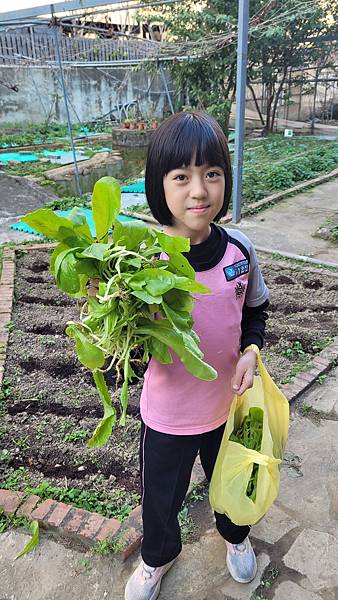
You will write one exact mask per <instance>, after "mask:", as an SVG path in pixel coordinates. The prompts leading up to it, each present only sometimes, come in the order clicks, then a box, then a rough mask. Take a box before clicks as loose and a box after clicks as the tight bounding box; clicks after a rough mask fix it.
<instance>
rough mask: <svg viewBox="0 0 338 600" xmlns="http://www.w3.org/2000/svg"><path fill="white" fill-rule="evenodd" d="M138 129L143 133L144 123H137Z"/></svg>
mask: <svg viewBox="0 0 338 600" xmlns="http://www.w3.org/2000/svg"><path fill="white" fill-rule="evenodd" d="M137 129H138V130H139V131H142V130H143V129H144V123H143V121H141V122H140V123H137Z"/></svg>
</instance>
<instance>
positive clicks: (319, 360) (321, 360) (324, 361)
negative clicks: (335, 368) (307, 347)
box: [313, 356, 330, 370]
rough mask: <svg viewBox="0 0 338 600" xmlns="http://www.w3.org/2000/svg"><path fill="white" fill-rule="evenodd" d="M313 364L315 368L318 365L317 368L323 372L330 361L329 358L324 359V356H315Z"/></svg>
mask: <svg viewBox="0 0 338 600" xmlns="http://www.w3.org/2000/svg"><path fill="white" fill-rule="evenodd" d="M313 364H314V365H315V366H317V365H318V366H319V367H322V370H323V369H327V367H328V366H329V364H330V360H329V358H324V356H316V358H314V359H313Z"/></svg>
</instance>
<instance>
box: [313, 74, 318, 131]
mask: <svg viewBox="0 0 338 600" xmlns="http://www.w3.org/2000/svg"><path fill="white" fill-rule="evenodd" d="M318 75H319V69H318V68H317V69H316V79H315V89H314V92H313V107H312V119H311V135H313V134H314V132H315V118H316V100H317V88H318Z"/></svg>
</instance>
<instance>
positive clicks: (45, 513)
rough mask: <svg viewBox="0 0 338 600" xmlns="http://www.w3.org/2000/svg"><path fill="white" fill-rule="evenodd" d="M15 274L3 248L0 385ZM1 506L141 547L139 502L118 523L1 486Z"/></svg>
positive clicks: (313, 373) (322, 363)
mask: <svg viewBox="0 0 338 600" xmlns="http://www.w3.org/2000/svg"><path fill="white" fill-rule="evenodd" d="M51 247H53V244H32V245H24V246H22V249H25V250H35V249H36V250H38V249H46V248H51ZM14 274H15V250H14V249H10V248H5V250H4V257H3V271H2V277H1V281H0V387H1V383H2V379H3V373H4V363H5V356H6V348H7V342H8V330H7V329H6V323H8V321H10V319H11V313H12V302H13V292H14ZM337 355H338V340H336V341H334V342H333V343H332V344H330V345H329V346H327V347H326V348H324V350H322V351H321V352H320V353H319V354H318V355H317V356H315V357H314V358H313V360H312V361H311V364H310V366H309V368H308V369H307V371H303V372H301V373H299V374H298V375H297V376H296V377H295V379H294V381H293V382H292V383H289V384H286V385H283V386H281V389H282V391H283V393H284V394H285V395H286V397H287V399H288V400H289V401H290V402H291V401H292V400H295V398H297V397H298V396H299V395H300V394H301V393H302V392H303V391H304V390H306V389H307V388H308V387H309V386H310V385H311V384H312V383H313V382H314V381H315V380H316V379H317V378H318V376H319V375H321V374H322V373H325V372H326V371H328V370H329V368H330V367H331V365H332V363H333V361H334V360H335V358H336V357H337ZM202 480H203V477H202ZM200 481H201V476H200V475H199V474H198V469H196V470H194V475H193V478H192V483H196V482H200ZM190 489H191V486H190ZM1 508H2V509H3V511H4V513H5V514H7V515H15V516H25V517H26V518H27V519H29V520H37V521H38V522H39V525H40V526H41V527H42V528H43V529H46V530H48V531H51V532H53V533H54V534H56V535H57V537H59V538H61V539H70V540H72V541H73V542H76V543H81V544H83V543H84V544H86V545H89V546H93V545H95V544H96V543H97V542H100V541H104V540H109V541H111V542H113V543H114V542H115V543H116V549H117V551H118V553H119V554H120V556H121V557H122V560H126V559H127V558H128V557H129V556H130V555H131V554H132V552H134V550H136V549H137V548H138V547H139V546H140V543H141V540H142V516H141V514H142V507H141V505H139V506H137V507H136V508H135V509H134V510H132V512H131V513H130V515H129V517H128V518H127V519H126V520H125V521H124V522H123V523H121V522H120V521H118V520H117V519H113V518H111V519H107V518H106V517H103V516H102V515H99V514H97V513H92V512H89V511H87V510H83V509H81V508H76V507H74V506H72V505H69V504H65V503H63V502H57V501H55V500H51V499H49V500H41V498H40V497H39V496H36V495H32V496H28V497H27V496H25V494H24V493H23V492H14V491H12V490H5V489H0V509H1Z"/></svg>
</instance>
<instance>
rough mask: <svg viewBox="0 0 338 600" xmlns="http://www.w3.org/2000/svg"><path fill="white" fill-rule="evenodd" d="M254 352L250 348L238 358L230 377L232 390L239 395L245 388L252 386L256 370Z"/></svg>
mask: <svg viewBox="0 0 338 600" xmlns="http://www.w3.org/2000/svg"><path fill="white" fill-rule="evenodd" d="M256 360H257V357H256V352H254V351H253V350H250V351H248V352H246V353H245V354H243V356H241V358H240V359H239V361H238V363H237V366H236V371H235V375H234V377H233V378H232V381H231V384H232V391H233V393H234V394H237V396H241V395H242V394H243V393H244V392H245V391H246V390H248V389H249V388H252V386H253V380H254V374H255V370H256Z"/></svg>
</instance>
